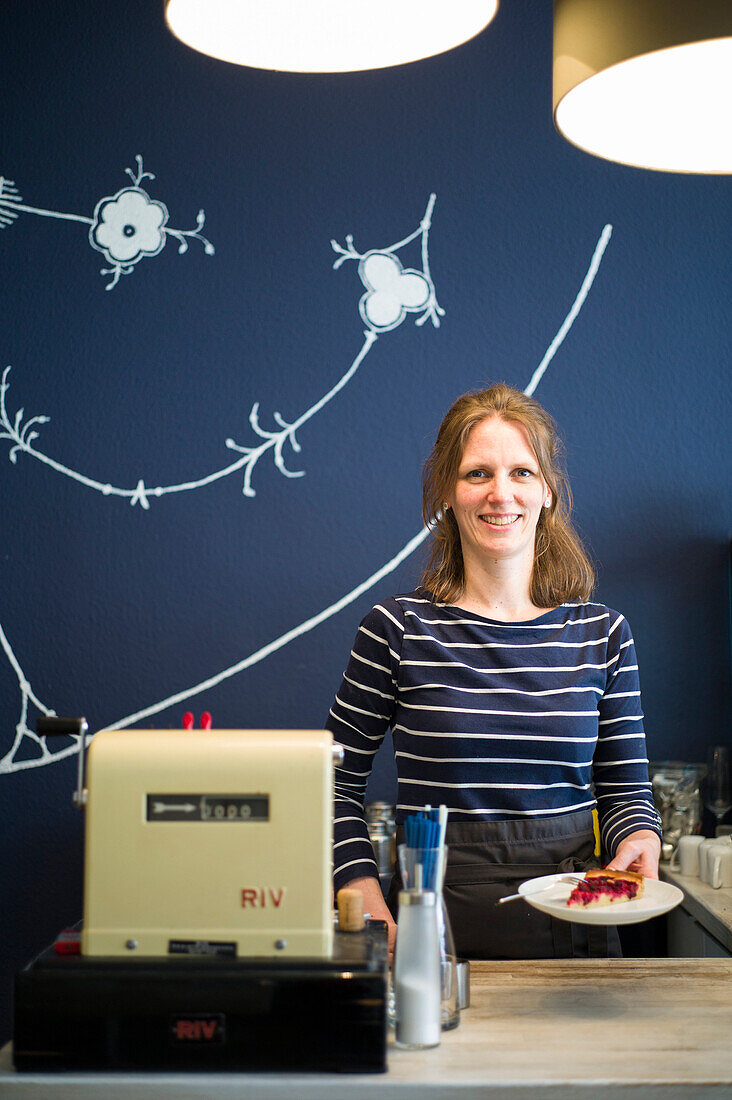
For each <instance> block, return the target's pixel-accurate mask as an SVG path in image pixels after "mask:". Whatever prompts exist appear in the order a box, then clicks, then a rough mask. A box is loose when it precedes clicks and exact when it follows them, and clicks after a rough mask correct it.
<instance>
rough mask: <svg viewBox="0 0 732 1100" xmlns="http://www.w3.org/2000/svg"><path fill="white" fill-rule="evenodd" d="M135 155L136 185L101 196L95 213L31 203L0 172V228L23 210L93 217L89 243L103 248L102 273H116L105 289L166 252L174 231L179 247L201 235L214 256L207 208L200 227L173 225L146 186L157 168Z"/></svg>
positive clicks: (200, 215) (183, 249)
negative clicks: (205, 228) (207, 230)
mask: <svg viewBox="0 0 732 1100" xmlns="http://www.w3.org/2000/svg"><path fill="white" fill-rule="evenodd" d="M135 161H136V163H137V170H136V171H133V170H132V169H131V168H125V172H126V173H127V175H128V176H129V177H130V179H131V180H132V186H131V187H129V186H128V187H123V188H122V189H121V190H120V191H117V193H116V194H115V195H107V196H105V197H104V198H102V199H100V200H99V202H98V203H97V205H96V207H95V208H94V215H93V217H91V218H87V217H84V216H83V215H81V214H64V213H61V212H60V211H58V210H44V209H42V208H41V207H38V206H27V205H26V204H25V203H24V202H23V200H22V197H21V195H20V194H19V192H18V189H17V187H16V186H15V182H14V181H13V180H11V179H8V178H7V177H5V176H0V229H7V228H9V227H10V226H12V225H13V223H14V222H15V221H16V219H17V218H18V216H19V215H20V214H22V213H26V214H38V215H40V216H41V217H46V218H59V219H61V220H62V221H74V222H84V223H88V225H89V244H90V245H91V246H92V248H95V249H96V250H97V251H98V252H101V253H102V254H103V256H104V258H105V260H106V261H107V263H108V264H109V265H110V266H109V267H103V268H100V274H101V275H105V276H106V275H109V276H111V278H110V280H109V282H108V283H107V285H106V287H105V290H114V288H115V287H116V286H117V283H118V282H119V280H120V278H121V276H122V275H131V274H132V272H133V271H134V270H135V265H136V264H138V263H139V262H140V260H142V259H143V258H144V257H145V256H157V255H158V253H160V252H162V250H163V248H164V247H165V244H166V242H167V239H168V237H173V238H174V239H175V240H176V241H177V242H178V252H179V253H184V252H187V251H188V241H191V240H196V241H200V243H201V244H202V245H203V251H204V252H205V253H206V255H207V256H213V255H214V252H215V249H214V246H213V245H212V244H211V242H210V241H209V240H207V239H206V237H204V236H203V234H202V233H201V230H202V229H203V226H204V224H205V221H206V217H205V214H204V212H203V210H199V211H198V214H197V216H196V228H195V229H173V228H172V226H169V225H168V208H167V207H166V205H165V203H163V202H160V201H159V200H158V199H151V198H150V196H149V195H148V193H147V191H145V190H144V188H143V187H142V186H141V184H142V181H143V180H145V179H149V180H154V179H155V176H154V175H153V173H152V172H146V171H144V169H143V167H142V157H141V156H140V155H139V154H138V155H137V156H136V157H135Z"/></svg>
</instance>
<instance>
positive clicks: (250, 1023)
mask: <svg viewBox="0 0 732 1100" xmlns="http://www.w3.org/2000/svg"><path fill="white" fill-rule="evenodd" d="M38 732H39V734H41V735H45V736H49V735H50V734H55V733H59V734H65V735H68V734H69V733H72V734H73V735H75V736H76V737H77V738H78V741H79V749H80V757H79V772H78V783H77V791H76V794H75V796H74V801H75V802H76V804H77V805H78V806H79V807H80V808H84V809H85V810H86V829H85V851H84V897H83V920H82V922H81V936H80V943H78V946H77V953H76V954H69V953H68V950H69V937H68V935H66V936H60V937H59V939H58V940H57V942H56V943H55V944H53V945H51V946H50V947H49V948H48V950H47V951H45V952H43V953H42V954H41V955H40V956H39V957H38V958H36V959H35V960H33V962H32V963H30V964H29V965H28V966H27V967H26V968H25V969H24V970H23V971H21V972H20V973H19V974H17V975H16V981H15V999H14V1005H15V1007H14V1039H13V1045H14V1060H15V1065H16V1067H17V1068H18V1069H19V1070H38V1069H115V1070H125V1069H129V1070H141V1069H147V1070H166V1069H175V1070H179V1069H204V1070H211V1069H215V1070H246V1069H252V1070H260V1071H261V1070H275V1069H277V1070H283V1069H285V1070H298V1071H302V1070H313V1071H319V1072H327V1071H329V1070H334V1071H340V1072H343V1071H353V1072H381V1071H383V1070H384V1069H385V1068H386V978H387V941H386V926H385V925H384V924H383V923H382V922H369V923H367V925H366V928H365V929H364V930H363V931H361V932H356V933H350V934H349V933H345V932H341V931H339V930H337V929H334V914H333V906H332V891H331V866H332V859H331V844H332V837H331V831H332V813H333V810H332V804H333V772H334V761H335V760H337V759H338V757H339V755H340V754H342V749H340V747H339V746H334V744H333V741H332V737H331V734H330V733H329V732H328V731H327V730H262V729H208V730H192V729H191V730H189V729H186V730H101V731H100V732H99V733H97V734H96V735H95V736H94V737H93V738H92V739H91V742H90V747H89V752H88V761H87V766H86V775H85V774H84V772H85V769H84V762H83V749H84V742H85V740H86V722H85V721H84V720H83V719H74V720H71V719H61V718H48V719H43V720H40V721H39V723H38Z"/></svg>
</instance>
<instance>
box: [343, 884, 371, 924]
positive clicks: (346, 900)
mask: <svg viewBox="0 0 732 1100" xmlns="http://www.w3.org/2000/svg"><path fill="white" fill-rule="evenodd" d="M365 923H366V922H365V921H364V919H363V894H362V893H361V891H360V890H354V889H352V888H350V889H349V887H348V886H344V887H343V889H342V890H339V891H338V927H339V929H340V930H341V932H360V931H361V930H362V929H363V928H364V926H365Z"/></svg>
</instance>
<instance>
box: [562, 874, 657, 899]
mask: <svg viewBox="0 0 732 1100" xmlns="http://www.w3.org/2000/svg"><path fill="white" fill-rule="evenodd" d="M642 895H643V875H638V874H636V872H635V871H608V870H607V868H604V867H598V868H597V870H594V871H588V872H587V874H586V875H585V877H584V878H583V879H582V880H581V881H580V882H578V883H577V885H576V887H575V888H574V890H573V891H572V893H571V894H570V895H569V897H568V898H567V905H571V906H575V905H576V906H581V907H582V908H584V909H589V908H590V907H591V906H593V907H594V906H597V905H615V904H617V902H619V901H632V900H633V899H634V898H640V897H642Z"/></svg>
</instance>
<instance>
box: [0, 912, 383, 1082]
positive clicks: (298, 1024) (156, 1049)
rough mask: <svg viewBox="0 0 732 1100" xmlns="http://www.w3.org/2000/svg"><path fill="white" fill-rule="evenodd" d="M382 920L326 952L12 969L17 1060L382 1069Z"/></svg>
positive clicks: (40, 961)
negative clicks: (290, 956) (300, 955)
mask: <svg viewBox="0 0 732 1100" xmlns="http://www.w3.org/2000/svg"><path fill="white" fill-rule="evenodd" d="M387 972H388V971H387V939H386V925H385V924H383V923H382V922H380V921H379V922H376V921H372V922H369V924H367V926H366V929H365V930H364V931H363V932H355V933H353V932H351V933H345V932H336V933H335V942H334V948H333V955H332V957H331V958H329V959H282V960H280V959H225V958H220V957H219V958H216V957H214V958H209V957H202V956H195V955H193V956H173V957H170V958H163V959H134V960H133V959H127V958H125V959H116V958H114V959H113V958H85V957H83V956H81V955H76V956H73V955H72V956H65V955H57V954H56V953H55V952H54V950H53V948H52V947H51V948H49V949H48V950H47V951H45V952H44V953H43V954H42V955H40V956H39V957H38V958H37V959H35V960H34V962H32V963H31V964H30V965H29V966H28V967H27V968H26V969H25V970H23V971H22V972H21V973H20V974H18V975H16V979H15V1010H14V1014H15V1029H14V1038H13V1049H14V1062H15V1067H16V1069H18V1070H36V1071H38V1070H41V1071H43V1070H51V1071H56V1070H78V1069H106V1070H113V1069H118V1070H161V1071H163V1070H168V1071H169V1070H185V1069H191V1070H197V1071H201V1070H206V1071H209V1070H260V1071H261V1070H285V1071H288V1070H290V1071H303V1070H304V1071H318V1072H323V1073H333V1072H335V1073H338V1072H345V1073H382V1072H384V1071H385V1070H386V1029H387V1023H386V990H387Z"/></svg>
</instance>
